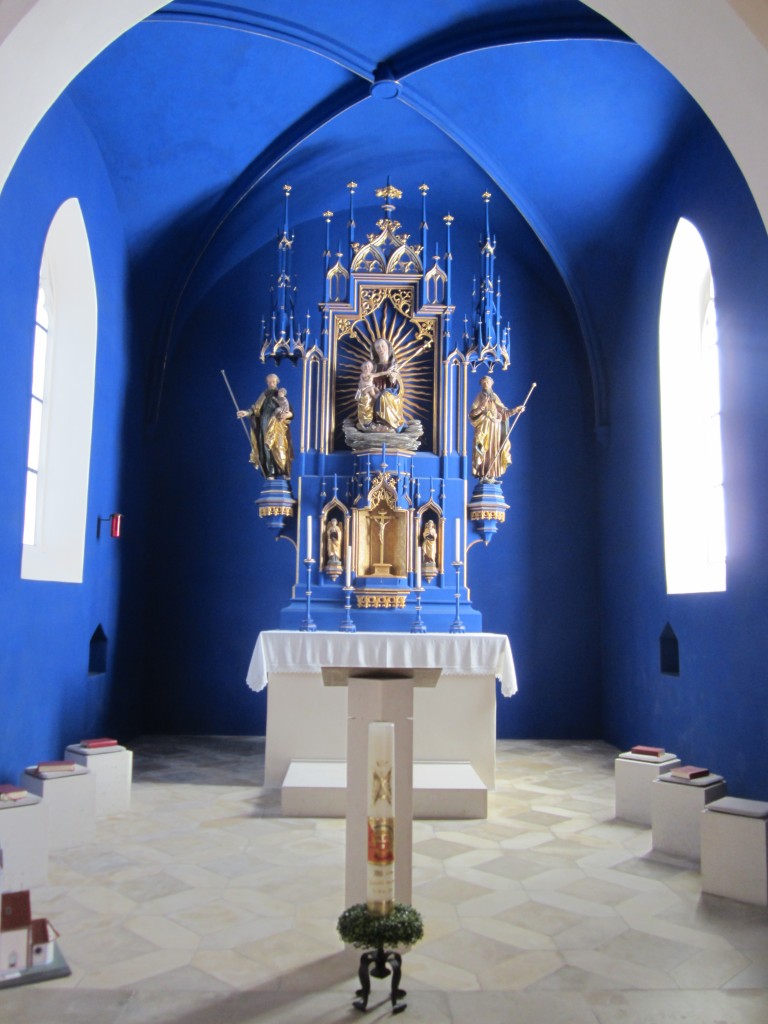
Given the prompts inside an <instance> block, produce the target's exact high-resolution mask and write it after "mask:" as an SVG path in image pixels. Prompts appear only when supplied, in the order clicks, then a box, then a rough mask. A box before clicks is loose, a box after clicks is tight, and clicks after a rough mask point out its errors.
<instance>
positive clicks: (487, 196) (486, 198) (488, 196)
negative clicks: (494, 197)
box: [483, 192, 491, 203]
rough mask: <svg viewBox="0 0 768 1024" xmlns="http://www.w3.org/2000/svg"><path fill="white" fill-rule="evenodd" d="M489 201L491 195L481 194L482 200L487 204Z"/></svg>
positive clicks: (487, 193)
mask: <svg viewBox="0 0 768 1024" xmlns="http://www.w3.org/2000/svg"><path fill="white" fill-rule="evenodd" d="M490 199H491V193H490V192H483V200H484V201H485V202H486V203H487V202H490Z"/></svg>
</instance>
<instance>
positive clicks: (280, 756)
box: [247, 630, 517, 818]
mask: <svg viewBox="0 0 768 1024" xmlns="http://www.w3.org/2000/svg"><path fill="white" fill-rule="evenodd" d="M323 669H326V670H329V669H330V670H333V669H346V670H351V671H352V672H353V673H359V674H360V675H365V674H366V672H374V671H376V672H379V673H381V672H386V671H391V672H392V673H393V674H398V675H401V676H402V675H407V674H409V673H411V674H413V672H414V670H420V669H437V670H439V678H438V679H437V682H436V685H429V686H422V685H419V684H418V683H417V684H416V685H415V687H414V689H413V813H414V816H415V817H416V818H475V817H485V816H486V814H487V794H488V791H489V790H492V789H493V788H494V786H495V757H496V681H497V680H499V682H500V686H501V693H502V695H503V696H505V697H510V696H512V695H513V694H514V693H515V692H516V691H517V680H516V676H515V667H514V662H513V660H512V651H511V649H510V645H509V640H508V638H507V637H506V636H504V635H500V634H495V633H465V634H449V633H428V634H414V633H352V634H349V633H340V632H314V633H310V632H296V631H292V630H270V631H265V632H262V633H261V634H260V635H259V637H258V640H257V642H256V647H255V649H254V652H253V657H252V659H251V664H250V668H249V670H248V675H247V682H248V685H249V686H250V687H251V689H253V690H257V691H258V690H262V689H263V688H264V687H265V686H267V683H269V689H268V692H267V737H266V764H265V780H264V782H265V785H266V786H268V787H276V788H280V789H281V797H282V807H283V813H284V814H286V815H287V816H291V817H344V815H345V813H346V806H347V793H346V789H347V742H348V740H347V737H348V720H349V716H350V714H351V713H352V712H351V710H350V708H349V706H348V690H347V687H345V686H342V685H326V684H325V683H324V681H323ZM325 674H326V679H328V677H329V673H328V671H326V673H325Z"/></svg>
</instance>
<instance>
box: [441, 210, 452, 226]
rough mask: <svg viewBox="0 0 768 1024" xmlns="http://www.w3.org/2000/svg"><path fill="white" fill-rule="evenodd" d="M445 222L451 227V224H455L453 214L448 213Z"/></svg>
mask: <svg viewBox="0 0 768 1024" xmlns="http://www.w3.org/2000/svg"><path fill="white" fill-rule="evenodd" d="M443 220H444V221H445V223H446V224H448V225H449V226H450V225H451V224H453V214H452V213H446V215H445V216H444V217H443Z"/></svg>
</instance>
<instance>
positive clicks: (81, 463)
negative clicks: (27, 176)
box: [21, 199, 97, 583]
mask: <svg viewBox="0 0 768 1024" xmlns="http://www.w3.org/2000/svg"><path fill="white" fill-rule="evenodd" d="M96 323H97V309H96V283H95V280H94V276H93V264H92V261H91V250H90V245H89V243H88V235H87V232H86V229H85V222H84V220H83V215H82V211H81V209H80V204H79V203H78V201H77V199H68V200H67V201H66V202H64V203H63V204H62V205H61V206H60V207H59V209H58V210H57V212H56V214H55V216H54V218H53V221H52V222H51V226H50V228H49V229H48V235H47V237H46V240H45V247H44V250H43V259H42V264H41V271H40V289H39V292H38V302H37V312H36V316H35V338H34V347H33V355H32V373H31V388H30V393H31V397H30V424H29V448H28V457H27V488H26V498H25V505H24V530H23V537H22V556H21V576H22V578H23V579H31V580H51V581H57V582H62V583H79V582H82V579H83V562H84V556H85V528H86V513H87V507H88V477H89V470H90V460H91V425H92V419H93V396H94V385H95V372H96Z"/></svg>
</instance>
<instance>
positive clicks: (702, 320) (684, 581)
mask: <svg viewBox="0 0 768 1024" xmlns="http://www.w3.org/2000/svg"><path fill="white" fill-rule="evenodd" d="M659 371H660V386H661V440H662V474H663V490H664V555H665V563H666V576H667V593H670V594H690V593H702V592H707V591H717V590H725V558H726V545H725V499H724V492H723V455H722V439H721V437H722V432H721V422H720V370H719V351H718V333H717V314H716V308H715V289H714V281H713V278H712V270H711V267H710V262H709V257H708V255H707V250H706V247H705V245H704V241H703V239H702V237H701V235H700V234H699V232H698V230H697V229H696V228H695V227H694V225H693V224H691V223H690V221H687V220H680V222H679V224H678V226H677V230H676V231H675V235H674V238H673V239H672V245H671V248H670V253H669V259H668V261H667V269H666V273H665V276H664V287H663V292H662V300H661V316H660V321H659Z"/></svg>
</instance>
